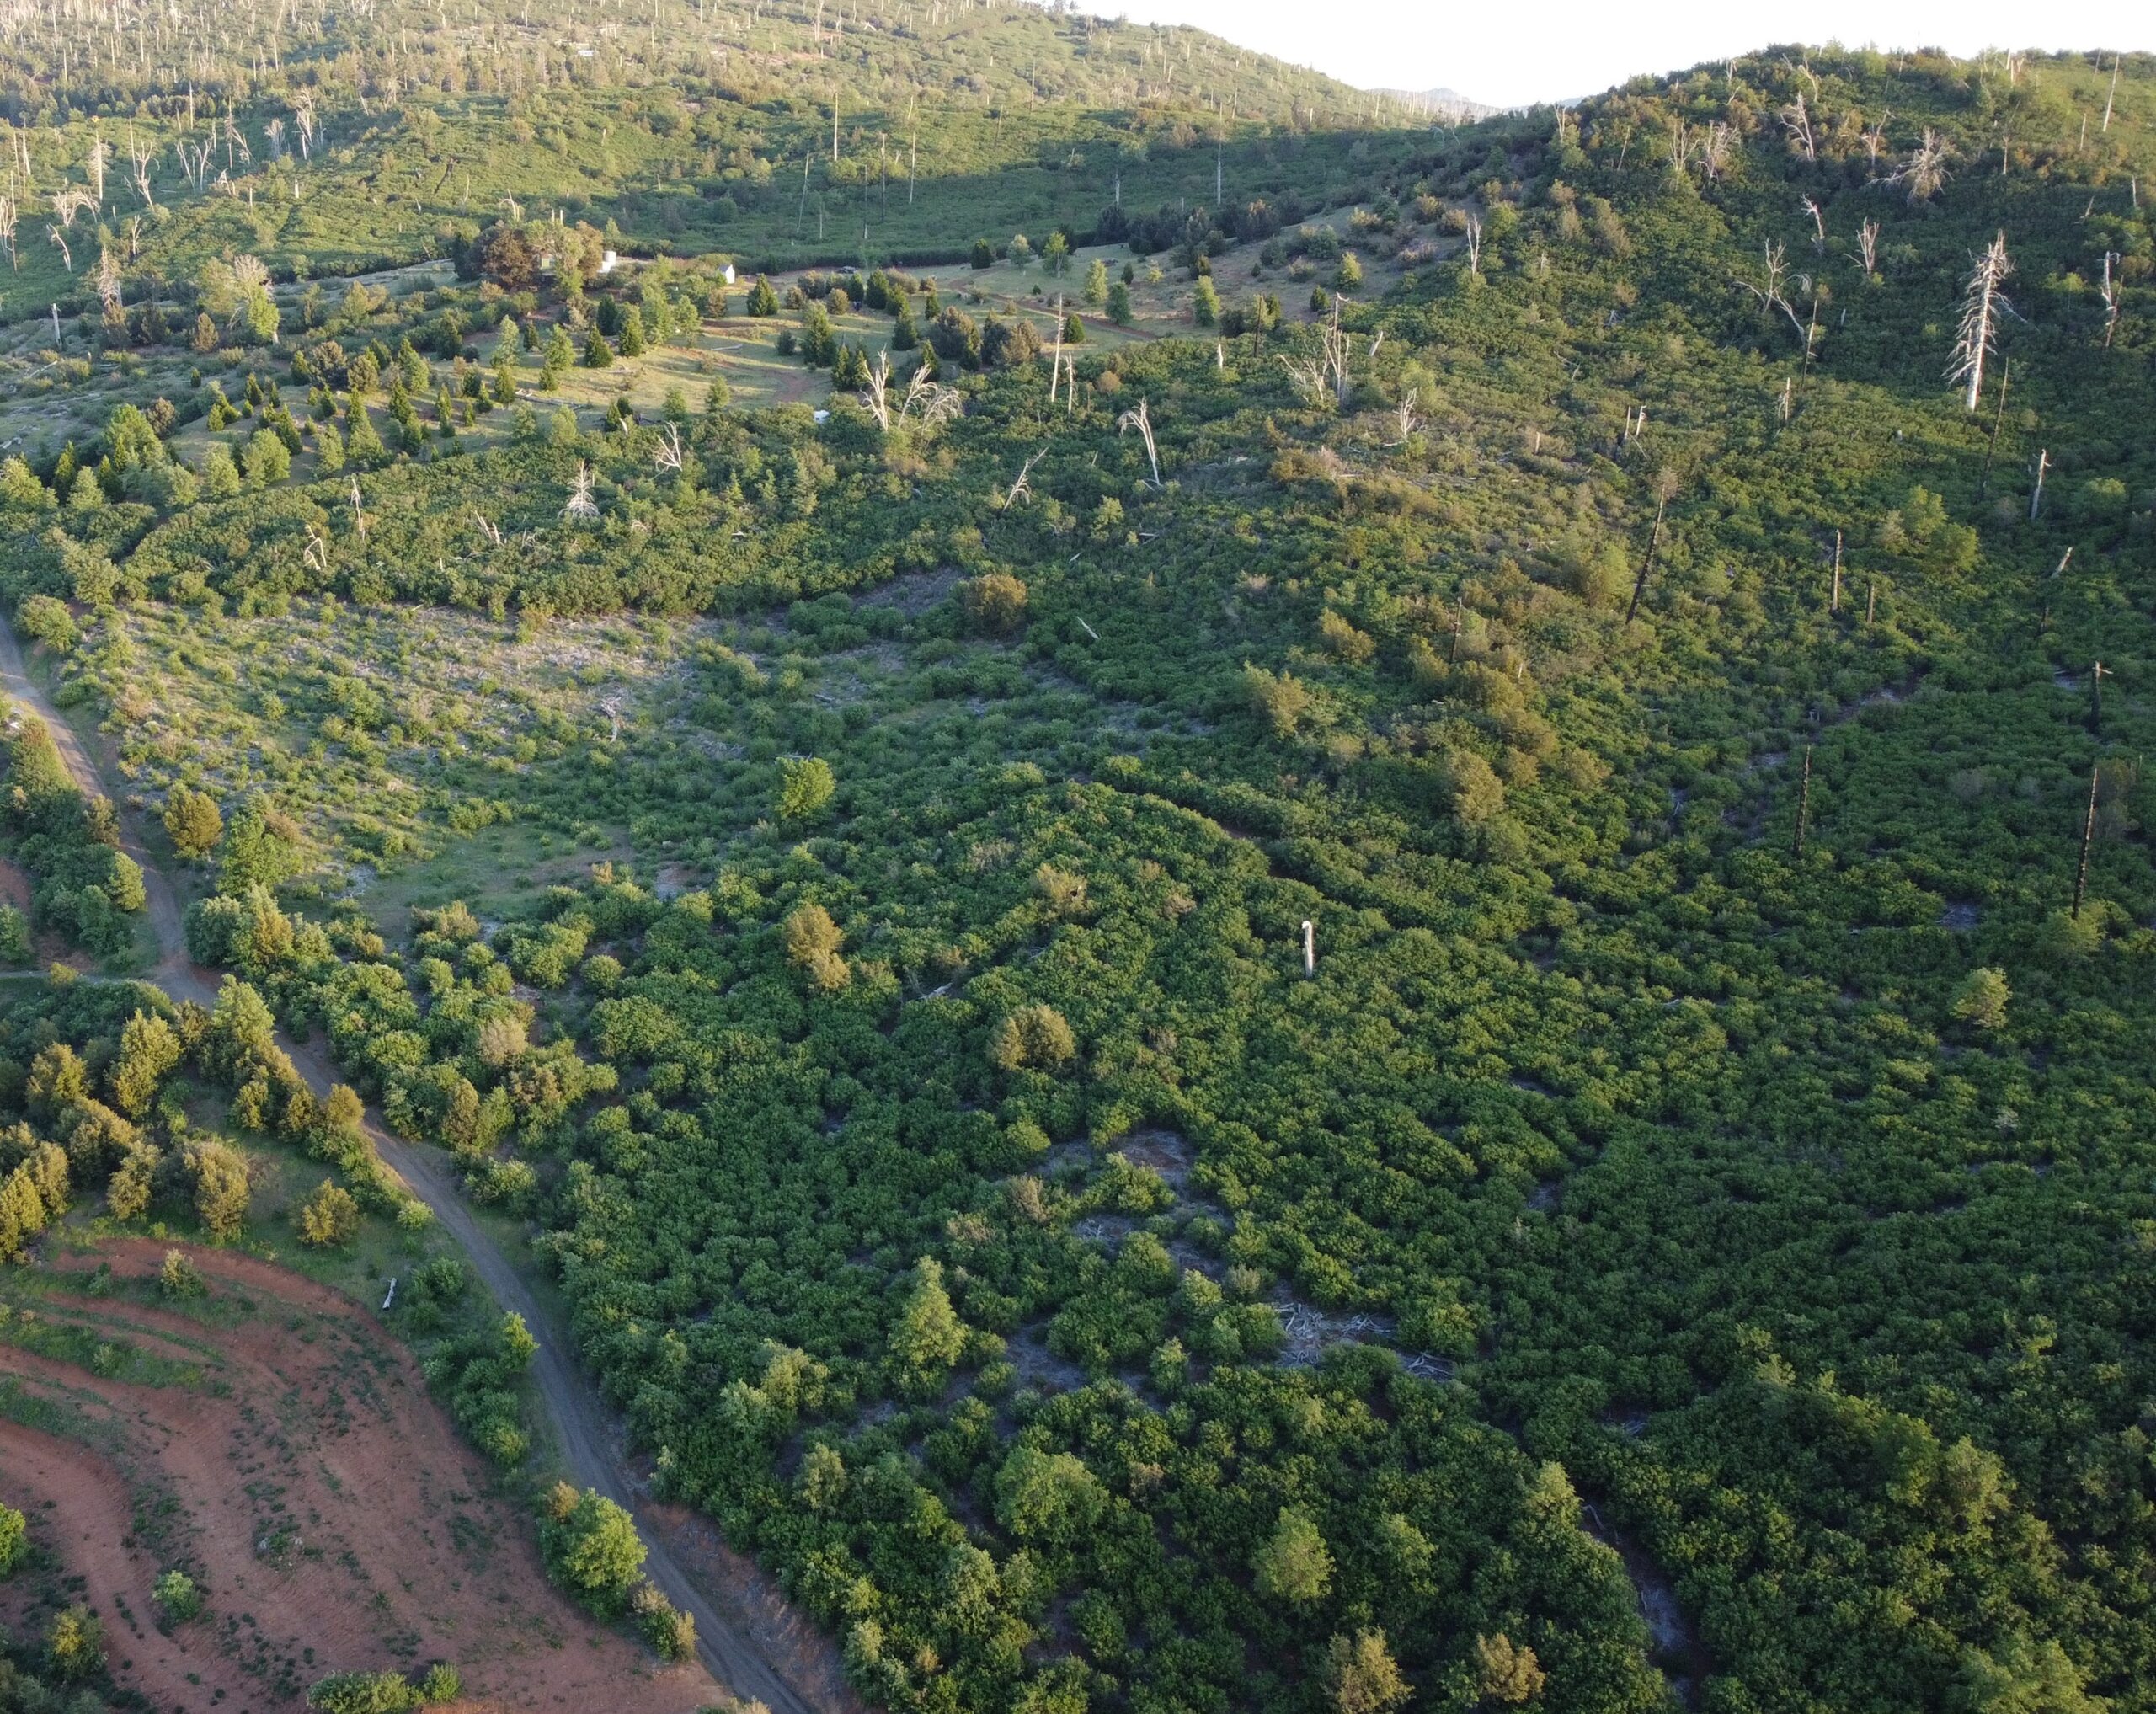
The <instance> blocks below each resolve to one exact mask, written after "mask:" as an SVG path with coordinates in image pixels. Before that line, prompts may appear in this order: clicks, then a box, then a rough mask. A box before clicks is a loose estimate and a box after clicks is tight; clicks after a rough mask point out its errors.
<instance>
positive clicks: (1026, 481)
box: [1003, 447, 1047, 510]
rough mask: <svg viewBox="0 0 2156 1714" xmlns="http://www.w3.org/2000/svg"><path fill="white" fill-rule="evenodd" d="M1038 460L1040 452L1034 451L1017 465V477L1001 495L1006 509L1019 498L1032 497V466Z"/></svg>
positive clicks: (1015, 503)
mask: <svg viewBox="0 0 2156 1714" xmlns="http://www.w3.org/2000/svg"><path fill="white" fill-rule="evenodd" d="M1042 451H1047V448H1045V447H1043V448H1042ZM1040 461H1041V453H1040V452H1036V453H1034V454H1033V457H1030V458H1028V459H1027V461H1026V462H1024V463H1023V464H1022V465H1020V466H1019V467H1018V479H1017V481H1016V482H1014V483H1011V486H1010V488H1009V489H1008V490H1007V491H1006V493H1005V494H1004V496H1003V505H1004V508H1005V510H1009V509H1010V508H1011V507H1012V506H1015V505H1017V504H1018V502H1019V501H1020V500H1029V499H1032V498H1033V467H1034V466H1035V465H1036V464H1038V463H1039V462H1040Z"/></svg>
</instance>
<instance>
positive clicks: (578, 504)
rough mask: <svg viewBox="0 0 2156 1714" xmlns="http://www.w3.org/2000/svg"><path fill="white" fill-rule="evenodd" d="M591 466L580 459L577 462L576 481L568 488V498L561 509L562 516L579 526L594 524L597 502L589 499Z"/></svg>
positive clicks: (597, 509) (596, 515) (597, 512)
mask: <svg viewBox="0 0 2156 1714" xmlns="http://www.w3.org/2000/svg"><path fill="white" fill-rule="evenodd" d="M591 482H592V477H591V466H590V464H588V463H586V462H584V461H582V460H581V459H579V461H578V462H577V467H576V480H575V481H574V483H571V484H570V486H569V497H568V501H567V502H566V503H565V504H564V505H563V507H562V515H563V517H564V518H567V519H569V520H571V521H574V522H575V523H579V524H591V523H596V522H597V521H598V519H599V502H598V501H597V500H595V499H592V497H591Z"/></svg>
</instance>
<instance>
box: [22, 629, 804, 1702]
mask: <svg viewBox="0 0 2156 1714" xmlns="http://www.w3.org/2000/svg"><path fill="white" fill-rule="evenodd" d="M0 688H4V689H5V691H6V692H7V694H8V696H9V697H13V699H14V700H15V701H16V702H18V703H19V704H21V705H22V706H23V707H25V708H27V709H28V710H29V712H30V713H34V714H35V715H36V716H37V717H38V718H40V719H41V720H42V721H44V722H45V726H46V728H47V729H49V730H50V731H51V734H52V741H53V744H54V745H55V746H56V748H57V749H58V750H59V752H60V756H61V761H64V762H65V763H66V764H67V771H68V772H70V773H71V774H72V775H73V776H74V778H75V782H76V784H77V786H78V787H80V788H81V789H82V790H83V792H84V793H88V795H90V796H92V797H107V796H109V795H110V794H109V793H108V792H107V791H106V790H105V786H104V778H103V777H102V776H101V775H100V774H99V772H98V769H97V767H96V766H95V765H94V764H93V762H92V761H91V760H90V756H89V752H88V750H86V749H84V748H83V744H82V742H81V740H79V739H78V738H77V736H76V734H75V731H74V729H73V728H72V726H70V725H69V724H67V721H66V720H65V719H64V718H61V714H60V713H59V711H58V710H57V709H56V708H55V707H53V706H52V704H51V701H50V700H49V699H48V698H47V697H45V693H44V692H43V691H40V689H39V688H38V686H37V685H36V684H35V682H34V681H32V680H31V678H30V676H29V671H28V670H27V669H26V667H25V665H24V660H23V651H22V647H21V644H20V643H18V642H17V640H16V638H15V634H14V632H13V629H12V628H11V627H8V625H6V624H5V623H0ZM115 802H116V800H115ZM120 848H121V849H122V850H123V851H125V852H126V853H127V855H128V856H129V857H132V858H133V859H134V860H135V862H136V863H137V864H139V865H140V866H141V870H142V884H143V890H144V892H145V893H146V894H147V895H148V908H147V916H148V918H149V921H150V926H151V927H152V930H153V931H154V932H155V933H156V936H157V964H156V966H155V968H154V969H152V971H151V972H150V974H149V977H148V979H147V980H150V981H152V982H154V983H155V984H156V985H157V986H158V987H160V988H162V989H163V990H164V991H165V992H166V993H167V994H168V995H169V996H171V997H172V998H173V1000H175V1001H179V1000H192V1001H195V1002H196V1003H197V1004H198V1005H202V1006H209V1005H211V1004H214V1003H215V1001H216V997H217V987H218V984H219V983H220V981H221V980H222V978H221V974H220V973H219V972H217V971H215V970H210V969H204V968H203V967H202V966H200V965H199V964H195V962H194V961H193V960H192V959H191V958H189V957H188V955H187V940H186V935H185V932H184V921H183V918H182V916H181V914H180V908H179V894H178V893H177V892H175V891H174V890H173V885H172V883H171V881H170V880H169V879H168V878H167V877H166V875H165V873H164V872H163V870H162V869H161V868H158V867H157V863H156V862H155V861H154V859H152V857H151V856H150V853H149V852H148V850H147V847H146V846H144V844H143V843H142V840H141V832H140V830H139V829H138V828H137V827H136V825H135V820H134V818H133V817H132V816H131V815H130V814H127V813H126V812H125V811H124V810H123V811H121V812H120ZM278 1044H279V1045H280V1047H282V1048H283V1049H284V1050H285V1051H286V1054H287V1055H290V1056H291V1062H292V1065H293V1068H294V1069H295V1070H296V1071H298V1073H299V1074H300V1076H302V1078H304V1079H305V1080H306V1081H307V1087H309V1088H310V1089H312V1090H313V1092H315V1094H316V1095H317V1096H318V1097H319V1096H327V1095H328V1092H329V1090H330V1087H331V1086H332V1085H333V1084H334V1083H336V1082H338V1081H340V1080H339V1078H338V1076H337V1073H336V1068H335V1067H334V1065H332V1064H331V1063H330V1060H329V1057H328V1054H327V1052H326V1051H324V1049H323V1048H322V1047H321V1046H320V1045H319V1044H317V1043H316V1042H314V1041H312V1040H309V1041H306V1042H298V1041H294V1040H292V1039H290V1038H289V1037H287V1036H286V1035H285V1034H283V1033H281V1032H280V1033H279V1036H278ZM365 1124H366V1133H367V1135H368V1137H369V1139H370V1140H371V1141H372V1142H373V1144H374V1145H375V1147H376V1150H377V1151H380V1153H381V1156H382V1159H383V1160H384V1161H387V1163H388V1165H389V1167H390V1169H391V1170H392V1172H395V1173H396V1174H397V1176H398V1177H399V1178H401V1179H403V1182H404V1183H405V1185H406V1186H407V1187H408V1188H409V1189H410V1190H411V1192H412V1193H413V1194H414V1196H416V1197H418V1198H419V1200H420V1201H422V1202H424V1204H426V1205H427V1206H428V1207H429V1208H430V1209H432V1210H433V1211H434V1215H435V1219H436V1220H438V1221H440V1224H441V1225H442V1228H443V1230H444V1231H446V1232H448V1234H449V1235H450V1236H451V1237H452V1238H454V1239H455V1240H456V1242H457V1243H458V1244H459V1245H460V1246H461V1247H462V1249H463V1251H464V1253H465V1255H466V1257H467V1258H468V1259H469V1260H470V1262H471V1263H472V1269H473V1271H474V1272H476V1273H478V1276H479V1279H480V1280H481V1281H482V1282H483V1284H485V1286H486V1288H487V1290H488V1291H490V1292H491V1293H493V1294H494V1300H495V1301H496V1302H497V1303H499V1305H500V1306H502V1307H503V1308H504V1310H510V1311H515V1313H516V1314H518V1315H520V1316H522V1317H523V1318H524V1322H525V1325H526V1327H529V1328H530V1329H531V1332H532V1333H533V1335H534V1336H535V1337H536V1338H537V1339H538V1341H539V1350H538V1354H537V1355H536V1357H535V1358H534V1359H532V1372H533V1378H534V1380H536V1383H537V1391H538V1395H539V1400H540V1404H541V1407H542V1409H543V1410H544V1411H545V1412H546V1413H547V1425H548V1427H549V1428H550V1429H551V1430H552V1439H553V1442H554V1445H555V1448H556V1450H557V1451H558V1455H559V1456H560V1459H561V1462H562V1466H563V1471H564V1472H565V1473H566V1474H567V1476H568V1478H569V1479H570V1480H571V1481H573V1482H575V1483H576V1485H577V1486H578V1487H589V1488H595V1489H596V1490H597V1491H598V1492H600V1493H602V1494H604V1495H606V1498H609V1499H611V1500H612V1501H614V1502H615V1503H616V1504H618V1505H621V1506H623V1507H625V1508H627V1509H628V1510H629V1511H630V1512H632V1513H634V1514H637V1517H638V1524H639V1529H640V1533H641V1534H642V1535H643V1539H644V1543H645V1546H646V1547H647V1548H648V1557H647V1558H646V1560H645V1562H644V1573H645V1575H647V1576H648V1577H649V1578H650V1579H651V1580H652V1582H653V1583H656V1584H657V1585H658V1586H659V1589H661V1590H662V1591H663V1592H664V1594H665V1596H666V1599H668V1600H670V1601H671V1602H673V1604H674V1605H675V1606H676V1607H679V1608H680V1610H682V1611H683V1612H685V1613H686V1614H688V1615H690V1617H691V1618H692V1619H694V1620H695V1621H696V1652H697V1653H698V1654H699V1656H701V1657H702V1660H703V1663H704V1665H705V1666H706V1667H707V1669H709V1670H710V1672H711V1674H712V1676H713V1677H714V1678H716V1679H718V1681H719V1682H720V1683H721V1684H722V1685H726V1686H727V1687H728V1689H730V1690H732V1691H733V1692H734V1694H735V1695H738V1696H741V1697H744V1698H752V1699H754V1700H755V1701H760V1702H761V1703H763V1704H764V1705H765V1706H766V1707H768V1708H769V1709H770V1710H771V1714H821V1711H820V1710H819V1707H818V1706H817V1704H815V1703H814V1702H812V1701H809V1699H808V1698H807V1697H805V1696H803V1695H802V1694H801V1693H800V1692H799V1691H798V1690H797V1689H796V1688H795V1687H794V1685H792V1684H791V1683H790V1682H788V1681H787V1679H785V1678H783V1677H782V1676H781V1674H780V1673H779V1671H778V1670H777V1669H776V1668H775V1667H774V1666H773V1665H772V1664H771V1661H770V1660H769V1659H768V1658H766V1655H765V1653H764V1651H763V1650H762V1649H761V1648H760V1647H758V1646H757V1644H756V1642H755V1640H754V1639H753V1638H751V1637H749V1636H748V1635H746V1634H745V1633H744V1631H742V1630H741V1629H740V1628H739V1626H735V1625H734V1624H733V1623H731V1622H730V1621H728V1620H727V1619H726V1618H724V1617H723V1616H722V1615H720V1614H719V1612H718V1609H717V1608H716V1607H715V1606H714V1605H712V1601H711V1600H710V1599H709V1598H708V1597H707V1596H706V1594H704V1592H703V1591H702V1589H699V1588H698V1587H697V1586H696V1584H695V1583H693V1582H691V1580H690V1578H689V1577H688V1576H687V1574H686V1573H684V1572H683V1571H682V1570H681V1568H680V1566H679V1565H678V1564H677V1563H676V1562H675V1560H674V1558H673V1556H671V1555H670V1553H669V1552H668V1551H667V1548H666V1546H665V1543H664V1540H663V1539H662V1536H661V1533H660V1531H659V1529H658V1528H656V1527H654V1524H652V1523H651V1522H649V1521H648V1519H647V1518H646V1516H645V1514H646V1510H647V1508H648V1504H649V1500H648V1496H647V1495H646V1494H645V1492H644V1491H643V1484H642V1483H641V1482H639V1481H638V1477H637V1474H636V1471H635V1469H634V1467H633V1466H632V1464H631V1462H630V1460H629V1458H628V1455H627V1447H626V1444H625V1438H624V1436H623V1434H622V1431H621V1428H620V1425H619V1423H618V1422H617V1421H616V1418H615V1415H614V1412H612V1410H611V1408H610V1407H608V1405H607V1404H606V1401H605V1399H604V1398H603V1397H602V1396H600V1392H599V1390H598V1387H597V1386H596V1385H595V1383H594V1382H593V1381H592V1380H590V1377H589V1376H587V1375H584V1373H583V1372H582V1370H579V1368H578V1367H577V1365H576V1364H575V1362H574V1360H573V1359H572V1358H571V1357H570V1355H569V1351H570V1343H569V1338H568V1330H567V1329H566V1328H565V1327H562V1326H560V1325H559V1324H558V1322H556V1320H555V1318H554V1316H552V1314H550V1313H549V1312H548V1311H547V1307H546V1306H545V1305H544V1304H543V1303H542V1301H541V1300H540V1298H539V1296H538V1295H537V1294H536V1292H534V1291H533V1290H532V1289H531V1285H530V1284H529V1283H528V1282H527V1281H526V1279H525V1278H524V1276H523V1275H522V1274H521V1273H519V1272H518V1271H517V1269H516V1268H515V1265H514V1264H513V1263H511V1262H510V1259H509V1257H507V1256H506V1255H504V1253H503V1252H502V1250H501V1248H500V1247H499V1245H497V1244H496V1243H495V1242H494V1239H493V1238H492V1237H490V1236H488V1234H487V1232H486V1231H484V1229H483V1228H482V1227H481V1226H480V1225H479V1223H478V1220H476V1219H474V1218H473V1216H472V1210H471V1209H470V1207H469V1206H468V1205H467V1204H466V1202H465V1201H464V1199H463V1197H462V1194H461V1193H459V1190H458V1188H457V1185H456V1179H455V1176H454V1174H453V1172H451V1168H450V1166H449V1163H448V1161H447V1160H446V1157H444V1156H441V1155H440V1153H439V1152H438V1151H435V1150H431V1149H425V1148H422V1147H420V1146H419V1145H416V1144H412V1143H408V1142H405V1141H403V1140H402V1139H401V1138H398V1137H396V1136H393V1135H391V1134H390V1132H389V1131H388V1129H387V1128H386V1127H385V1126H384V1125H383V1124H382V1123H381V1121H380V1119H379V1118H378V1117H377V1115H376V1113H375V1112H374V1110H373V1108H369V1109H368V1110H367V1113H366V1121H365Z"/></svg>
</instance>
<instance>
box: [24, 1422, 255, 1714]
mask: <svg viewBox="0 0 2156 1714" xmlns="http://www.w3.org/2000/svg"><path fill="white" fill-rule="evenodd" d="M0 1479H4V1481H5V1483H6V1486H7V1489H8V1492H9V1493H10V1494H11V1495H12V1496H13V1498H15V1499H17V1500H21V1499H24V1498H27V1497H29V1495H37V1496H39V1497H40V1498H45V1499H48V1500H51V1501H52V1502H53V1503H54V1509H53V1511H52V1512H51V1513H50V1514H43V1513H33V1514H32V1515H33V1516H39V1517H43V1518H45V1519H46V1520H47V1521H46V1522H45V1524H44V1525H43V1526H42V1527H43V1528H44V1530H45V1531H46V1532H47V1533H49V1534H54V1535H57V1538H58V1541H59V1549H60V1553H61V1557H62V1558H63V1559H65V1560H66V1561H67V1565H68V1567H69V1568H70V1569H71V1570H72V1572H74V1573H75V1574H76V1575H77V1576H79V1577H80V1578H82V1579H83V1589H82V1597H81V1599H83V1603H84V1604H85V1605H88V1607H89V1608H90V1609H91V1610H93V1612H95V1613H96V1614H97V1615H98V1616H99V1618H100V1619H102V1620H104V1621H105V1647H106V1652H107V1653H108V1654H109V1656H110V1658H111V1661H112V1664H113V1668H114V1670H115V1672H119V1673H120V1674H122V1676H123V1677H124V1678H125V1681H126V1682H127V1683H128V1684H130V1685H133V1686H134V1687H135V1688H136V1690H139V1691H141V1693H142V1694H143V1695H145V1696H147V1698H148V1699H149V1700H150V1701H151V1703H152V1705H153V1706H156V1707H157V1708H160V1709H168V1710H171V1711H173V1714H194V1711H196V1710H204V1709H207V1708H208V1707H209V1706H210V1699H211V1689H210V1685H211V1681H213V1680H216V1679H222V1678H223V1676H224V1673H223V1670H222V1668H221V1663H220V1662H219V1661H218V1660H217V1658H216V1650H215V1648H214V1647H211V1646H208V1645H209V1636H210V1634H209V1633H207V1632H205V1633H204V1634H203V1635H202V1636H201V1637H200V1638H198V1639H195V1640H197V1641H199V1642H202V1643H203V1644H204V1645H205V1647H201V1648H200V1649H196V1650H190V1649H189V1647H187V1643H186V1642H185V1641H183V1640H182V1639H181V1637H179V1635H178V1634H177V1633H175V1634H174V1635H173V1636H172V1637H163V1636H160V1635H159V1634H158V1633H157V1631H155V1630H153V1629H152V1628H151V1626H149V1625H148V1624H147V1623H146V1622H144V1620H145V1618H146V1616H147V1615H145V1614H144V1613H143V1612H141V1611H140V1610H138V1604H141V1603H142V1600H143V1592H144V1591H145V1590H147V1589H148V1588H149V1587H150V1585H151V1584H152V1583H154V1582H155V1581H156V1580H157V1574H158V1573H160V1572H161V1571H163V1569H164V1567H162V1566H160V1565H158V1564H157V1562H156V1561H155V1560H154V1559H153V1558H152V1556H151V1555H149V1554H148V1553H146V1552H145V1551H143V1550H142V1549H141V1546H137V1545H133V1543H134V1538H133V1534H132V1531H133V1523H134V1520H133V1518H132V1516H131V1507H130V1505H129V1503H128V1498H127V1485H126V1483H125V1482H123V1481H121V1480H120V1477H119V1475H118V1472H117V1471H115V1470H114V1469H113V1467H112V1466H111V1465H109V1463H107V1462H106V1461H105V1460H104V1459H103V1458H101V1457H99V1455H97V1454H96V1453H94V1452H93V1451H91V1450H90V1449H89V1448H88V1447H87V1446H78V1445H77V1444H75V1443H74V1442H73V1441H72V1440H62V1439H60V1438H59V1437H58V1436H56V1435H52V1434H43V1433H41V1432H40V1431H39V1430H38V1429H35V1428H24V1427H22V1426H21V1425H20V1424H19V1423H10V1422H7V1421H5V1420H0ZM130 1596H132V1597H133V1600H132V1602H130V1601H129V1600H128V1597H130ZM123 1613H125V1614H127V1615H130V1616H131V1617H132V1618H133V1619H134V1620H135V1621H136V1622H135V1623H134V1624H133V1625H130V1624H129V1623H127V1622H126V1620H125V1619H123V1618H121V1617H120V1615H121V1614H123ZM189 1674H193V1675H194V1681H193V1682H192V1683H190V1682H189Z"/></svg>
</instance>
